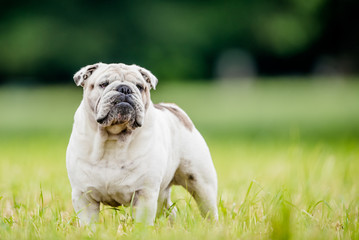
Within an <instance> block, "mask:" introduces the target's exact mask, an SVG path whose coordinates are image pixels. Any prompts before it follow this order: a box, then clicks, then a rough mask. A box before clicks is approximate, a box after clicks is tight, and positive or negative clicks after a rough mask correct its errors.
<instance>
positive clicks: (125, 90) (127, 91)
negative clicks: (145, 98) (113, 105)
mask: <svg viewBox="0 0 359 240" xmlns="http://www.w3.org/2000/svg"><path fill="white" fill-rule="evenodd" d="M117 91H118V92H120V93H123V94H125V95H127V94H131V93H132V91H131V89H130V88H129V87H128V86H126V85H120V86H119V87H118V88H117Z"/></svg>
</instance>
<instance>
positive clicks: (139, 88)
mask: <svg viewBox="0 0 359 240" xmlns="http://www.w3.org/2000/svg"><path fill="white" fill-rule="evenodd" d="M136 87H137V88H138V90H140V92H142V91H143V87H142V86H141V85H140V84H137V85H136Z"/></svg>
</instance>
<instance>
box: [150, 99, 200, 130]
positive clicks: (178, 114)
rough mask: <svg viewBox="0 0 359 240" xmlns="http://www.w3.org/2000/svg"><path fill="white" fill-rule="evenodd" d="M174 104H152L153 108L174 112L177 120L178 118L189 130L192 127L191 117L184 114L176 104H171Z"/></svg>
mask: <svg viewBox="0 0 359 240" xmlns="http://www.w3.org/2000/svg"><path fill="white" fill-rule="evenodd" d="M173 105H174V106H169V105H162V104H154V106H155V108H157V109H159V110H162V111H163V110H165V109H166V110H168V111H170V112H171V113H172V114H174V115H175V116H176V117H177V118H178V120H180V122H181V123H182V124H183V125H184V126H185V127H186V128H187V129H188V130H189V131H192V129H193V123H192V121H191V119H189V118H188V116H187V115H186V114H184V113H183V112H182V111H181V110H180V109H179V107H178V106H177V105H175V104H173Z"/></svg>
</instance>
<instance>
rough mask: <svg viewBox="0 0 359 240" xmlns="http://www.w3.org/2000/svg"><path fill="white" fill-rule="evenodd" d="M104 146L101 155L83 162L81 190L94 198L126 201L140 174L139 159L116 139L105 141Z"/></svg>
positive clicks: (130, 196)
mask: <svg viewBox="0 0 359 240" xmlns="http://www.w3.org/2000/svg"><path fill="white" fill-rule="evenodd" d="M103 150H104V152H103V153H102V154H100V155H102V157H98V158H97V159H91V160H92V161H91V164H86V163H85V164H84V165H83V166H82V169H83V171H84V173H85V174H84V175H85V176H86V180H85V184H84V187H85V189H84V191H85V192H88V195H89V196H90V197H91V198H93V199H94V200H95V201H97V202H103V203H105V204H108V205H111V206H118V205H128V204H129V203H130V202H131V198H132V195H133V193H134V192H135V191H136V190H137V189H138V187H139V186H138V183H139V182H140V178H141V174H139V172H140V171H141V167H139V164H138V161H137V160H138V159H135V158H133V157H132V156H130V155H129V154H128V153H127V152H126V151H124V150H122V148H121V146H119V143H117V142H116V141H109V142H107V143H106V144H105V146H104V148H103ZM100 155H98V156H100Z"/></svg>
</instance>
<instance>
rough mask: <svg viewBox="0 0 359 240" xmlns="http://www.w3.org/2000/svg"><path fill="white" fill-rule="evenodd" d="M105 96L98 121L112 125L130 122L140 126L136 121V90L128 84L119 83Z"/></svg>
mask: <svg viewBox="0 0 359 240" xmlns="http://www.w3.org/2000/svg"><path fill="white" fill-rule="evenodd" d="M107 95H108V96H106V94H105V96H103V98H104V99H106V100H104V102H100V103H101V104H102V105H103V106H101V108H102V109H100V111H101V112H100V114H99V116H98V118H97V119H96V121H97V122H98V123H99V124H101V125H106V126H111V125H116V124H124V123H129V124H130V125H132V126H133V127H139V126H141V124H139V123H138V122H137V121H136V114H137V113H136V109H137V107H136V106H137V105H136V102H135V100H134V99H135V97H134V96H133V95H134V92H133V91H132V89H131V88H130V87H129V86H127V85H119V86H118V87H116V88H115V89H113V90H112V91H110V92H109V93H107Z"/></svg>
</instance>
